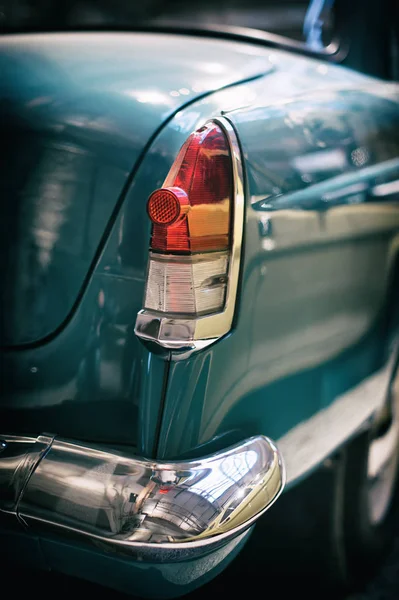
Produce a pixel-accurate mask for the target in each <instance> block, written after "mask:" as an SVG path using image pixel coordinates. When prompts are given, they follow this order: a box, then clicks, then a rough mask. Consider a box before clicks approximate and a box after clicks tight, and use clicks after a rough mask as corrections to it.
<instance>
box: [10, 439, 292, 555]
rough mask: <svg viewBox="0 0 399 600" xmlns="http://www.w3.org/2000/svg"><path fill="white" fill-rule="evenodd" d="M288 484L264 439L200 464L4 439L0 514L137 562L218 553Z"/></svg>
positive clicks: (65, 442) (275, 452)
mask: <svg viewBox="0 0 399 600" xmlns="http://www.w3.org/2000/svg"><path fill="white" fill-rule="evenodd" d="M284 483H285V473H284V466H283V462H282V459H281V456H280V454H279V452H278V450H277V448H276V446H275V445H274V444H273V442H271V441H270V440H269V439H268V438H266V437H264V436H256V437H253V438H250V439H248V440H246V441H244V442H242V443H240V444H237V445H235V446H232V447H230V448H228V449H227V450H224V451H223V452H220V453H216V454H213V455H210V456H207V457H205V458H202V459H198V460H186V461H179V462H166V461H158V462H154V461H152V460H148V459H144V458H139V457H135V456H129V455H128V454H126V453H123V452H120V451H117V450H115V451H114V450H108V449H106V448H104V447H100V446H94V445H86V444H85V445H82V444H79V443H77V442H74V441H68V440H64V439H60V438H58V437H54V436H50V435H41V436H38V437H37V438H34V437H23V436H14V435H4V436H2V435H0V511H1V512H2V513H6V514H8V515H9V516H10V518H14V519H17V520H18V521H19V522H20V523H21V524H22V525H23V526H25V527H28V528H32V530H33V531H38V532H43V531H50V532H52V533H57V534H58V535H60V534H61V535H68V537H70V536H71V535H72V536H76V537H77V538H80V539H81V540H83V539H85V540H86V541H90V542H92V543H94V544H96V545H97V546H98V545H100V546H103V547H107V546H108V547H110V548H112V549H114V550H117V551H118V552H124V553H128V554H129V555H131V556H133V557H134V558H136V559H138V560H150V561H156V562H170V561H179V560H186V559H188V558H196V557H198V556H201V555H204V554H207V553H208V552H211V551H213V550H216V549H217V548H219V547H220V546H222V545H224V544H226V543H227V542H229V541H230V540H231V539H232V538H234V537H236V536H238V535H239V534H241V533H243V532H244V531H245V530H246V529H248V528H249V527H250V526H251V525H252V524H253V523H254V522H255V521H256V519H257V518H258V517H260V515H262V514H263V513H264V512H265V511H266V510H267V509H268V508H269V507H270V506H271V505H272V504H273V502H274V501H275V500H276V499H277V498H278V496H279V495H280V493H281V491H282V489H283V487H284Z"/></svg>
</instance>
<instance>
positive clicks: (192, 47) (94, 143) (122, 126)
mask: <svg viewBox="0 0 399 600" xmlns="http://www.w3.org/2000/svg"><path fill="white" fill-rule="evenodd" d="M179 40H180V42H181V43H182V44H185V42H187V40H189V43H186V44H185V46H186V47H185V49H184V52H182V51H181V45H180V44H179ZM271 68H272V67H271V65H270V64H269V63H268V61H267V55H266V52H265V51H264V50H262V49H259V50H255V51H254V49H253V48H252V47H251V46H245V45H242V46H241V45H237V44H232V43H223V42H222V43H220V42H218V41H217V40H215V41H212V40H209V41H208V42H206V43H203V42H201V41H199V40H196V39H190V38H184V37H180V38H179V37H178V38H176V36H168V35H157V36H154V35H145V34H141V35H140V34H137V35H125V34H90V35H88V34H63V35H60V34H54V35H49V34H47V35H28V36H26V35H25V36H22V35H19V36H6V37H3V38H2V40H1V41H0V70H1V73H2V87H1V93H0V97H1V100H2V116H3V119H2V124H1V128H2V139H3V144H4V146H5V148H6V153H5V159H6V160H5V161H4V162H3V163H2V165H3V167H2V172H1V178H0V180H1V186H2V192H1V196H2V203H1V214H2V217H1V236H0V239H1V247H0V251H1V252H0V255H1V262H0V267H1V271H0V278H1V281H2V284H3V285H4V289H5V292H4V293H3V294H2V296H1V303H2V304H1V306H0V315H1V318H0V319H1V320H0V322H1V330H0V334H1V342H2V345H15V344H27V343H31V342H36V341H38V340H41V339H43V338H45V337H46V336H48V335H50V334H52V333H53V332H54V331H55V330H57V329H58V328H60V327H61V326H62V324H63V322H64V321H65V319H66V318H67V317H68V315H70V313H71V311H72V310H73V306H74V303H75V301H76V299H77V297H78V294H79V293H80V291H81V289H82V285H83V283H84V280H85V277H86V276H87V274H88V272H89V270H90V269H92V266H93V261H94V260H95V257H96V252H97V249H98V246H99V244H100V243H101V240H102V238H103V236H104V235H106V233H107V232H106V227H107V225H108V223H109V220H110V218H111V216H112V215H113V212H114V210H115V207H116V206H117V203H118V200H119V198H120V196H121V194H122V193H123V190H124V186H125V185H126V182H127V181H128V178H129V175H130V173H131V172H132V169H133V168H134V166H135V164H136V163H137V161H138V160H139V159H140V156H141V154H142V152H143V150H144V148H145V147H146V145H147V143H148V142H149V140H150V138H151V136H153V135H154V134H155V132H156V131H157V129H158V128H159V127H160V126H161V125H162V123H163V122H164V121H165V120H167V119H168V118H170V116H171V115H173V113H175V112H176V111H177V110H178V109H179V108H180V107H182V106H183V105H185V104H187V103H190V102H191V101H192V100H193V99H194V98H196V97H199V96H202V95H204V94H207V93H209V92H210V91H212V90H215V89H219V88H221V87H224V86H228V85H231V84H232V83H234V82H236V81H240V80H241V79H248V78H251V77H254V76H259V75H261V74H262V73H265V72H267V71H268V70H270V69H271Z"/></svg>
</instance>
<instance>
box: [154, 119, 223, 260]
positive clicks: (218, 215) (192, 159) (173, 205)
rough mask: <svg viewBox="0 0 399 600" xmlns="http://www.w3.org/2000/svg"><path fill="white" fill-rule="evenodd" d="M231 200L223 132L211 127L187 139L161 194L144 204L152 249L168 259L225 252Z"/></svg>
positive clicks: (155, 193) (200, 130)
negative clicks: (174, 255)
mask: <svg viewBox="0 0 399 600" xmlns="http://www.w3.org/2000/svg"><path fill="white" fill-rule="evenodd" d="M177 190H178V193H176V191H177ZM232 195H233V173H232V162H231V155H230V151H229V144H228V141H227V139H226V136H225V134H224V133H223V131H222V129H221V128H220V127H219V126H218V125H216V124H215V123H211V124H209V125H206V126H204V127H202V128H201V129H199V130H198V131H196V132H194V133H192V134H191V135H190V137H189V138H188V140H187V141H186V143H185V144H184V146H183V147H182V149H181V150H180V152H179V155H178V157H177V159H176V161H175V163H174V164H173V166H172V168H171V170H170V172H169V174H168V176H167V178H166V180H165V182H164V188H162V189H161V190H157V191H156V192H154V193H153V194H152V195H151V196H150V198H149V201H148V213H149V215H150V218H151V219H152V221H153V229H152V237H151V249H152V250H156V251H158V252H172V253H173V252H177V253H191V252H205V251H210V250H214V251H215V250H227V249H228V247H229V243H230V221H231V207H232ZM179 204H180V210H179V206H178V205H179ZM183 209H184V210H183ZM180 215H181V216H182V218H181V219H179V216H180Z"/></svg>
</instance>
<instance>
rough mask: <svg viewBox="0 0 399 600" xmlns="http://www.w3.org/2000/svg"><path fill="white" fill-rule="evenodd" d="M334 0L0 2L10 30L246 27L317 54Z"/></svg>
mask: <svg viewBox="0 0 399 600" xmlns="http://www.w3.org/2000/svg"><path fill="white" fill-rule="evenodd" d="M333 3H334V0H310V1H309V0H217V1H216V2H215V0H190V2H187V0H140V2H137V1H136V0H131V1H130V2H129V1H126V0H57V2H53V1H52V0H3V3H2V4H3V7H2V8H3V11H2V17H1V18H2V20H3V25H4V24H5V26H6V27H7V28H12V29H19V30H21V29H24V28H43V29H46V30H49V29H50V30H51V29H58V28H63V29H65V28H71V29H73V28H76V27H85V26H111V27H112V26H126V27H129V26H131V27H134V26H135V25H137V24H139V23H143V22H150V23H154V24H158V25H163V24H166V25H170V24H175V25H183V26H184V25H188V26H189V25H195V26H197V27H201V26H204V25H205V26H209V25H216V26H218V25H219V26H220V27H226V26H227V27H250V28H255V29H260V30H263V31H267V32H269V33H274V34H278V35H282V36H285V37H288V38H290V39H294V40H296V41H301V42H304V43H305V44H306V45H307V46H310V47H311V48H313V49H315V50H319V49H320V48H322V47H323V46H327V45H328V44H329V43H330V42H331V40H332V37H333V34H334V23H333V10H332V7H333Z"/></svg>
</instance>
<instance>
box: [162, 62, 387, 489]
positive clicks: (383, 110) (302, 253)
mask: <svg viewBox="0 0 399 600" xmlns="http://www.w3.org/2000/svg"><path fill="white" fill-rule="evenodd" d="M283 63H284V59H283ZM298 73H299V75H298ZM284 90H285V91H284ZM247 92H248V94H252V96H253V97H254V99H252V101H251V104H256V103H259V104H260V106H259V107H256V106H255V107H251V108H246V107H243V108H241V109H238V110H226V111H224V114H225V116H227V117H228V118H229V119H230V120H231V122H232V123H233V125H234V127H235V128H236V131H237V133H238V137H239V139H240V142H241V144H242V152H243V157H244V164H245V171H246V223H245V232H244V254H243V257H242V270H241V288H240V292H239V298H238V308H237V318H236V322H235V327H234V329H233V331H232V332H231V334H230V335H229V336H227V337H226V338H225V339H223V340H221V341H219V342H218V343H216V344H215V345H213V346H211V347H209V348H208V349H206V350H205V351H202V352H200V353H198V354H194V355H192V356H191V357H190V358H189V359H185V360H181V361H178V360H177V361H172V363H171V367H170V372H169V378H168V386H167V394H166V403H165V410H164V414H163V421H162V428H161V436H160V441H159V454H160V456H162V457H163V458H164V457H172V456H180V455H187V454H188V455H190V454H198V453H199V452H202V453H203V452H204V451H205V449H209V450H211V449H212V448H214V447H217V446H223V445H224V446H225V445H226V444H227V443H230V442H233V441H236V439H242V438H243V437H248V436H250V435H254V434H258V433H262V434H265V435H268V436H270V437H272V438H273V439H274V440H275V441H276V442H277V443H278V444H279V446H280V449H281V450H282V452H283V456H284V458H285V462H286V466H287V474H288V483H289V484H291V483H294V482H295V481H297V480H299V478H300V477H302V476H303V475H304V474H305V473H307V472H308V471H309V470H310V469H312V468H313V467H315V466H317V464H319V463H320V462H321V461H322V460H323V459H324V458H325V457H327V456H328V455H330V454H331V453H332V452H333V451H334V450H335V449H336V448H337V447H338V446H339V445H340V444H342V443H343V442H344V441H345V440H346V439H348V437H350V436H351V435H352V434H353V433H354V431H356V430H357V429H358V428H359V427H361V426H362V424H364V423H365V422H367V420H368V419H369V418H370V417H371V416H372V415H373V413H374V412H375V411H376V410H377V409H378V408H379V407H380V406H381V403H382V402H383V400H384V397H385V392H386V386H387V384H388V380H389V374H390V369H391V366H392V360H393V359H392V355H393V352H394V348H395V343H396V338H395V335H396V330H395V322H396V323H397V314H396V313H397V311H398V308H399V296H398V285H397V269H398V243H399V204H398V199H399V196H398V180H399V160H398V155H399V139H398V138H399V135H398V132H399V109H398V88H397V87H395V86H394V85H386V84H383V83H382V82H379V81H376V80H371V79H369V78H366V77H363V76H358V75H356V74H354V73H351V72H350V71H347V70H345V69H341V68H337V67H329V66H328V67H327V66H326V65H320V64H318V63H317V62H316V61H312V60H310V59H295V58H293V59H291V62H285V63H284V64H282V65H281V67H280V68H279V69H276V72H275V73H273V74H271V75H269V76H268V77H266V78H264V79H263V80H261V81H259V82H257V83H253V84H252V86H251V88H250V90H249V86H248V89H247ZM395 274H396V275H395ZM395 277H396V280H395Z"/></svg>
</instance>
